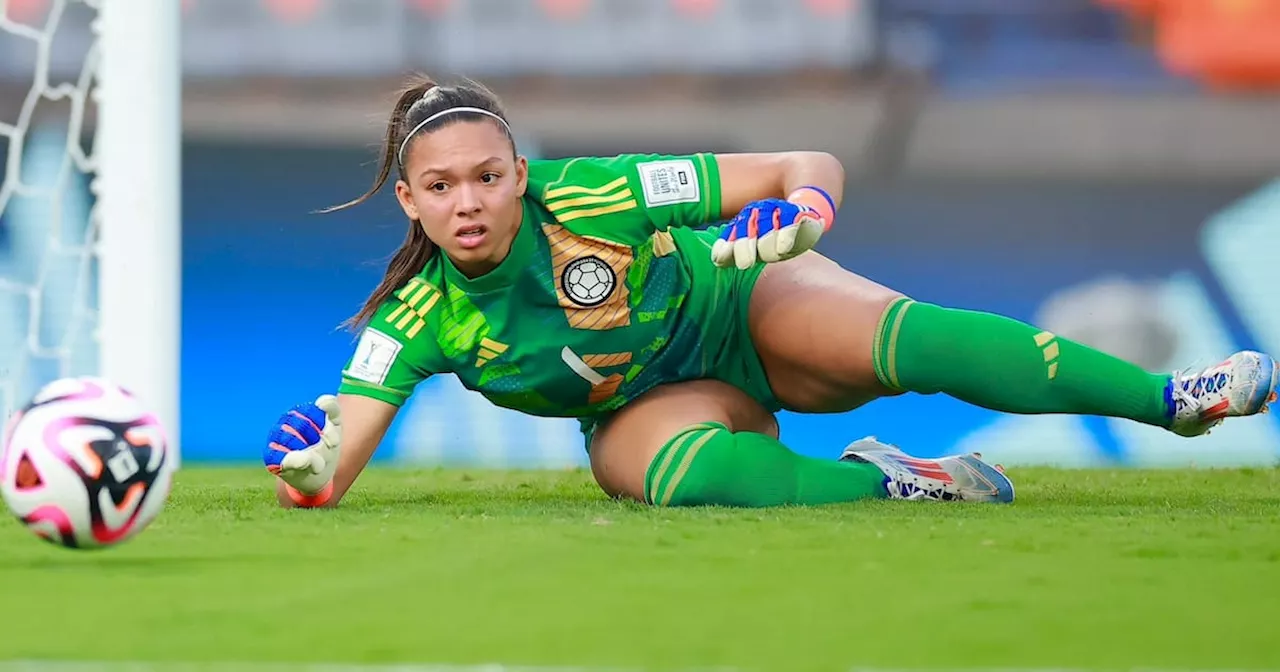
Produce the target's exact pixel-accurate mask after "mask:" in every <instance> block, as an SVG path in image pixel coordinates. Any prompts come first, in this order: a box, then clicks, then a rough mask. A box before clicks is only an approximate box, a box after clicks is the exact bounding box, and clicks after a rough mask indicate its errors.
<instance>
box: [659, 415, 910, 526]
mask: <svg viewBox="0 0 1280 672" xmlns="http://www.w3.org/2000/svg"><path fill="white" fill-rule="evenodd" d="M644 483H645V501H646V502H648V503H649V504H657V505H659V506H699V505H720V506H736V507H765V506H780V505H783V504H799V505H816V504H829V503H832V502H851V501H855V500H859V499H867V498H884V497H887V496H888V493H887V492H886V491H885V488H884V473H883V472H881V471H880V470H879V469H878V468H876V467H875V465H872V464H866V463H856V462H840V461H837V460H821V459H817V458H812V457H805V456H803V455H797V454H796V453H793V452H791V450H790V449H788V448H787V447H786V446H784V445H782V444H781V443H780V442H779V441H778V440H777V439H774V438H772V437H769V436H765V435H764V434H757V433H755V432H737V433H734V432H730V431H729V430H728V428H727V427H725V426H724V425H722V424H719V423H714V422H708V423H703V424H700V425H694V426H692V427H687V428H685V429H683V430H681V431H680V432H679V433H678V434H676V435H675V436H674V437H672V438H671V440H670V441H668V442H667V443H666V445H665V446H663V447H662V450H660V451H658V454H657V455H656V456H655V457H654V458H653V462H652V463H651V464H650V465H649V470H648V472H646V473H645V479H644Z"/></svg>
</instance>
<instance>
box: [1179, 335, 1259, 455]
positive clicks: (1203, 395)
mask: <svg viewBox="0 0 1280 672" xmlns="http://www.w3.org/2000/svg"><path fill="white" fill-rule="evenodd" d="M1278 377H1280V367H1277V366H1276V361H1275V360H1274V359H1273V358H1272V357H1271V356H1270V355H1265V354H1263V353H1260V352H1254V351H1252V350H1244V351H1241V352H1237V353H1236V354H1234V355H1231V356H1230V357H1228V358H1227V359H1226V360H1225V361H1223V362H1222V363H1221V364H1218V365H1216V366H1211V367H1209V368H1206V369H1203V370H1201V371H1199V372H1183V371H1175V372H1174V373H1173V376H1172V378H1171V379H1170V380H1169V386H1168V388H1166V394H1167V395H1168V396H1167V401H1168V402H1169V403H1170V406H1171V408H1172V410H1173V421H1172V422H1171V423H1170V426H1169V430H1170V431H1172V432H1173V433H1174V434H1178V435H1179V436H1200V435H1202V434H1208V433H1209V430H1211V429H1213V428H1214V427H1217V426H1218V425H1219V424H1221V423H1222V421H1223V420H1225V419H1226V418H1232V417H1244V416H1249V415H1255V414H1258V413H1265V412H1266V411H1267V407H1268V405H1269V404H1271V403H1272V402H1274V401H1275V400H1276V383H1277V382H1278Z"/></svg>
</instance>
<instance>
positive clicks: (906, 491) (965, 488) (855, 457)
mask: <svg viewBox="0 0 1280 672" xmlns="http://www.w3.org/2000/svg"><path fill="white" fill-rule="evenodd" d="M840 459H841V460H842V461H845V462H868V463H871V464H874V465H875V466H876V467H878V468H879V469H880V471H882V472H884V486H885V489H886V490H888V491H889V498H890V499H909V500H915V499H932V500H938V501H966V502H998V503H1003V504H1007V503H1009V502H1012V501H1013V482H1012V481H1010V480H1009V477H1008V476H1005V474H1004V471H1003V470H1002V469H1001V468H1000V467H998V466H992V465H989V464H987V463H986V462H983V461H982V458H981V456H980V455H978V454H976V453H973V454H968V455H953V456H950V457H941V458H938V459H924V458H919V457H912V456H910V455H908V454H906V453H904V452H902V449H900V448H898V447H897V446H894V445H890V444H887V443H882V442H881V441H879V440H877V439H876V438H875V437H874V436H868V437H866V438H864V439H859V440H857V441H854V442H853V443H851V444H849V445H848V446H847V447H845V449H844V453H843V454H842V455H841V456H840Z"/></svg>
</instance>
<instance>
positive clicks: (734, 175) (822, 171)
mask: <svg viewBox="0 0 1280 672" xmlns="http://www.w3.org/2000/svg"><path fill="white" fill-rule="evenodd" d="M716 158H717V162H718V164H719V166H720V216H721V218H723V219H729V218H731V217H733V216H735V215H737V214H738V212H739V211H741V210H742V209H743V208H745V207H746V206H747V204H748V203H751V202H753V201H757V200H761V199H766V198H794V197H797V196H798V197H800V198H801V199H813V202H808V201H805V202H804V204H805V205H809V206H811V207H814V208H816V209H819V210H826V209H829V210H831V211H832V212H830V213H825V214H830V215H832V216H834V214H835V213H834V210H835V209H836V208H838V207H839V206H840V201H841V199H842V198H843V197H844V166H843V165H841V163H840V160H839V159H837V158H836V157H834V156H832V155H831V154H828V153H826V152H807V151H797V152H773V153H761V154H721V155H717V157H716ZM803 187H817V188H818V189H821V190H822V191H824V192H826V194H827V195H828V196H830V197H831V201H832V202H831V203H825V201H826V197H825V196H820V195H818V193H817V192H816V191H814V190H813V189H802V188H803ZM798 190H800V191H799V193H797V191H798ZM816 199H821V201H819V200H816ZM797 200H799V199H797ZM828 224H830V219H828Z"/></svg>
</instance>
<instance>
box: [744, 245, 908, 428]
mask: <svg viewBox="0 0 1280 672" xmlns="http://www.w3.org/2000/svg"><path fill="white" fill-rule="evenodd" d="M900 296H902V294H901V293H900V292H897V291H894V290H892V289H890V288H888V287H885V286H883V285H880V284H878V283H876V282H873V281H871V280H868V279H867V278H864V277H862V276H860V275H858V274H856V273H851V272H849V271H848V270H845V269H844V268H841V267H840V265H839V264H836V263H835V262H833V261H831V260H830V259H827V258H826V257H823V256H822V255H820V254H818V253H816V252H808V253H805V254H803V255H801V256H799V257H796V258H794V259H791V260H788V261H785V262H782V263H776V264H770V265H769V266H767V267H766V268H765V269H764V271H763V272H762V273H761V275H760V279H759V280H758V281H757V282H756V285H755V288H754V290H753V291H752V294H751V303H750V311H749V315H748V325H749V329H750V330H751V339H752V341H753V343H754V344H755V347H756V351H757V353H758V354H759V356H760V361H761V363H762V364H763V365H764V369H765V374H766V375H767V376H768V378H769V385H770V386H771V387H772V388H773V393H774V395H775V396H776V397H777V398H778V400H779V401H780V402H781V403H782V404H783V406H785V407H786V408H790V409H794V410H798V411H807V412H813V413H827V412H838V411H846V410H849V409H852V408H856V407H858V406H861V405H862V404H865V403H867V402H868V401H871V400H873V399H876V398H877V397H882V396H885V395H888V394H891V393H892V392H891V391H890V390H889V389H888V388H886V387H884V386H883V385H881V384H880V382H879V380H878V379H877V378H876V374H875V365H874V341H875V336H876V329H877V327H878V325H879V322H880V316H881V315H882V314H883V312H884V310H885V308H886V307H887V306H888V305H889V303H890V302H891V301H893V300H894V299H895V298H898V297H900Z"/></svg>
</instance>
